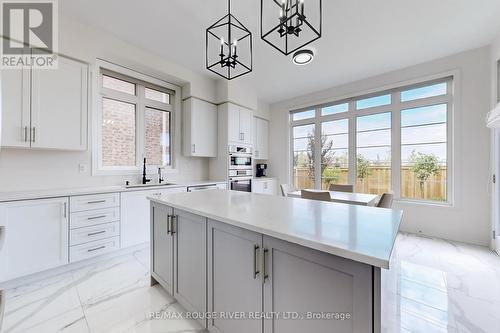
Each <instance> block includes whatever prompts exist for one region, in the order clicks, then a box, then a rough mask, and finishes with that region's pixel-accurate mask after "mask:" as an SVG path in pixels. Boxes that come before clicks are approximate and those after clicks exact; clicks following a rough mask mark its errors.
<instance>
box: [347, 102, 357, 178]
mask: <svg viewBox="0 0 500 333" xmlns="http://www.w3.org/2000/svg"><path fill="white" fill-rule="evenodd" d="M355 108H356V104H355V101H354V100H352V101H350V102H349V112H348V114H349V141H348V146H349V150H348V153H349V184H353V185H354V186H355V185H356V177H357V175H356V173H357V172H356V168H357V166H356V113H355Z"/></svg>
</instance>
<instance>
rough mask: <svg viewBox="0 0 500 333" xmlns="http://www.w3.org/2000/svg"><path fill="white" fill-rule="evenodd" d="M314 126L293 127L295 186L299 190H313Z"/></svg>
mask: <svg viewBox="0 0 500 333" xmlns="http://www.w3.org/2000/svg"><path fill="white" fill-rule="evenodd" d="M314 128H315V126H314V124H310V125H303V126H295V127H293V185H294V187H295V188H297V189H303V188H313V187H314V179H315V170H314V164H315V163H314V152H315V150H314V146H315V144H314V138H315V133H314Z"/></svg>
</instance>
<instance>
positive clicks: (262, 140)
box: [253, 117, 269, 160]
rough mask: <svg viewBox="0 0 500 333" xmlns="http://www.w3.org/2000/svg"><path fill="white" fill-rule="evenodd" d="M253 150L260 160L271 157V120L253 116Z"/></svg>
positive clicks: (255, 156)
mask: <svg viewBox="0 0 500 333" xmlns="http://www.w3.org/2000/svg"><path fill="white" fill-rule="evenodd" d="M253 152H254V158H256V159H258V160H267V159H269V121H267V120H265V119H261V118H257V117H254V118H253Z"/></svg>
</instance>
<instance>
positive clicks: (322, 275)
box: [263, 236, 372, 333]
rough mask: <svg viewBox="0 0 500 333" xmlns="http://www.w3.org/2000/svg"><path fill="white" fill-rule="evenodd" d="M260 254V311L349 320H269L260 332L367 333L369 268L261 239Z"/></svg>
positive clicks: (370, 316) (369, 302)
mask: <svg viewBox="0 0 500 333" xmlns="http://www.w3.org/2000/svg"><path fill="white" fill-rule="evenodd" d="M264 249H265V251H266V250H267V252H266V254H265V258H264V263H265V264H264V265H263V266H264V267H265V268H264V273H265V275H267V278H266V281H265V283H264V312H270V311H278V312H279V313H284V312H286V311H291V312H297V313H308V312H310V313H319V314H320V313H322V312H323V313H349V314H350V315H351V316H352V318H351V319H350V320H334V319H330V320H327V319H318V320H285V319H276V318H275V319H269V320H265V321H264V332H265V333H285V332H286V333H303V332H315V333H331V332H339V333H343V332H346V333H347V332H349V333H351V332H372V267H371V266H368V265H365V264H360V263H357V262H354V261H351V260H347V259H344V258H340V257H337V256H333V255H329V254H326V253H322V252H318V251H315V250H311V249H307V248H304V247H302V246H299V245H296V244H291V243H288V242H284V241H281V240H277V239H274V238H271V237H267V236H264ZM283 311H284V312H283Z"/></svg>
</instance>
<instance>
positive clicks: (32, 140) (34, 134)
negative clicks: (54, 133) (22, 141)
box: [31, 127, 36, 142]
mask: <svg viewBox="0 0 500 333" xmlns="http://www.w3.org/2000/svg"><path fill="white" fill-rule="evenodd" d="M31 142H36V127H33V136H32V137H31Z"/></svg>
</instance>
